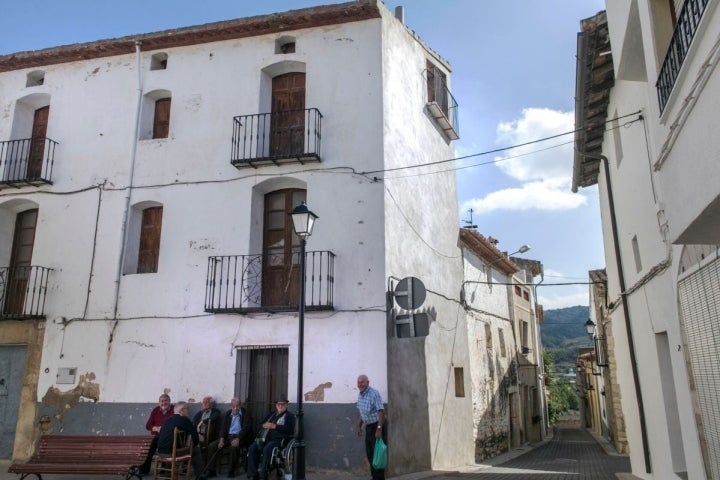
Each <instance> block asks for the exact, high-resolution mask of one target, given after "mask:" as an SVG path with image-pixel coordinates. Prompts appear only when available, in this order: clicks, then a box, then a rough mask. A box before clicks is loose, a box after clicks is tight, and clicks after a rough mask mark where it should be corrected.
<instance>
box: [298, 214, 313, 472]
mask: <svg viewBox="0 0 720 480" xmlns="http://www.w3.org/2000/svg"><path fill="white" fill-rule="evenodd" d="M291 216H292V221H293V228H294V229H295V235H297V236H298V237H300V298H298V372H297V377H298V380H297V404H298V410H297V432H296V434H295V455H294V460H295V461H294V462H293V479H295V480H305V425H304V419H303V417H304V413H303V356H304V347H305V245H306V243H307V237H309V236H310V235H312V229H313V226H314V225H315V220H317V218H318V216H317V215H315V214H314V213H313V212H311V211H310V210H308V208H307V205H306V204H305V202H301V203H300V205H298V206H297V207H295V208H294V209H293V211H292V213H291Z"/></svg>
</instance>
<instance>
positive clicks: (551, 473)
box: [432, 427, 632, 480]
mask: <svg viewBox="0 0 720 480" xmlns="http://www.w3.org/2000/svg"><path fill="white" fill-rule="evenodd" d="M625 472H630V459H629V457H627V456H621V455H617V454H616V453H615V452H614V451H613V450H612V447H610V446H606V445H603V443H602V440H596V438H594V437H593V436H592V435H591V434H590V433H589V432H588V431H587V430H584V429H581V428H573V427H562V428H556V429H555V432H554V435H553V437H552V439H551V440H549V441H547V442H545V443H543V444H542V445H540V446H538V447H537V448H533V449H531V450H529V451H528V452H526V453H523V454H521V455H520V456H517V457H515V458H512V459H509V460H503V456H501V457H499V458H498V459H493V461H491V462H488V463H487V464H485V465H481V466H478V467H476V468H472V469H468V471H465V472H457V473H447V474H441V475H438V476H432V478H433V479H481V480H500V479H507V478H512V479H514V480H523V479H533V480H554V479H566V478H569V477H571V476H572V477H574V478H582V479H593V480H604V479H608V480H611V479H616V478H618V477H617V476H616V475H615V474H616V473H625ZM626 475H628V476H627V477H624V478H632V477H629V473H626Z"/></svg>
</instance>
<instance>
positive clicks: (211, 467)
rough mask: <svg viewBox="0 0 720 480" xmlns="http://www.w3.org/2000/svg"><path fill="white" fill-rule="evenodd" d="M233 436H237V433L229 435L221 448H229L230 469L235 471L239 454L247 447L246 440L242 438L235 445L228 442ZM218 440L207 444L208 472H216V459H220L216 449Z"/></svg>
mask: <svg viewBox="0 0 720 480" xmlns="http://www.w3.org/2000/svg"><path fill="white" fill-rule="evenodd" d="M233 438H237V435H235V436H233V435H231V436H230V440H228V441H226V442H225V445H223V448H222V449H223V450H225V449H229V450H228V451H229V452H230V471H231V472H235V470H236V469H237V466H238V460H240V454H241V453H242V452H243V449H245V448H246V447H247V442H246V441H245V440H243V439H240V443H239V444H238V446H237V447H233V446H232V445H231V444H230V442H231V441H232V440H233ZM219 443H220V440H219V439H218V440H215V441H214V442H212V443H211V444H210V446H208V464H207V469H208V471H210V472H217V464H218V460H219V459H220V458H219V457H220V454H219V453H218V450H220V449H219V448H218V447H219V445H218V444H219Z"/></svg>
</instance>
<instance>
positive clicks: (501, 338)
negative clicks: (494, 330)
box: [498, 329, 507, 357]
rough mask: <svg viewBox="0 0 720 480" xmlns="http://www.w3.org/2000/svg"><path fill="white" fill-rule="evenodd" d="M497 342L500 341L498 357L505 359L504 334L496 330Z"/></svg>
mask: <svg viewBox="0 0 720 480" xmlns="http://www.w3.org/2000/svg"><path fill="white" fill-rule="evenodd" d="M498 340H499V341H500V356H501V357H506V356H507V351H506V350H505V332H503V331H502V330H501V329H498Z"/></svg>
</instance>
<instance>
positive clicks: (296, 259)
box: [262, 189, 306, 307]
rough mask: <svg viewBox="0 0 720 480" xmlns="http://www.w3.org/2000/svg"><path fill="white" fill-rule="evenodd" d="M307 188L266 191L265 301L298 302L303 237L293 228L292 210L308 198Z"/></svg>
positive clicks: (265, 303) (284, 304) (268, 303)
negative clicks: (300, 252)
mask: <svg viewBox="0 0 720 480" xmlns="http://www.w3.org/2000/svg"><path fill="white" fill-rule="evenodd" d="M305 196H306V192H305V190H299V189H286V190H278V191H275V192H271V193H268V194H267V195H265V217H264V223H263V275H262V304H263V306H265V307H268V306H282V307H288V306H295V305H298V298H299V285H300V284H299V281H300V272H299V270H300V254H299V251H300V239H299V238H298V236H297V235H295V231H294V230H293V225H292V218H291V217H290V212H292V209H293V208H295V207H296V206H297V205H299V204H300V202H302V201H305Z"/></svg>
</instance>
